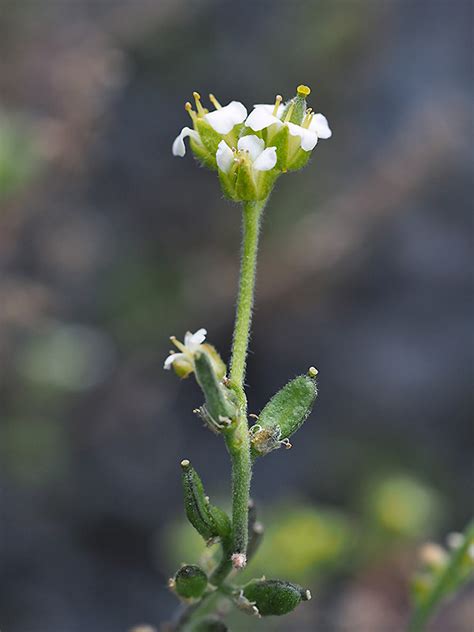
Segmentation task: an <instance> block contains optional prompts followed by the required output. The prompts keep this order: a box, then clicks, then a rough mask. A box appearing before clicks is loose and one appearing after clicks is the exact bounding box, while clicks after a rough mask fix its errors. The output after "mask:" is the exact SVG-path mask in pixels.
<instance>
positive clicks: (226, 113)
mask: <svg viewBox="0 0 474 632" xmlns="http://www.w3.org/2000/svg"><path fill="white" fill-rule="evenodd" d="M193 96H194V99H195V101H196V110H197V112H195V111H194V110H193V108H192V105H191V103H189V102H188V103H186V105H185V109H186V111H187V112H188V113H189V115H190V117H191V119H192V121H193V124H194V127H195V128H196V125H195V123H196V121H197V120H198V119H202V120H204V121H206V122H207V123H209V125H210V126H211V127H212V129H213V130H214V131H215V132H217V134H221V135H222V136H225V135H227V134H229V132H231V131H232V130H233V128H234V127H235V126H236V125H240V124H242V123H243V122H244V121H245V119H246V118H247V108H246V107H245V105H243V103H240V101H231V102H230V103H229V104H228V105H225V106H224V107H222V106H221V104H220V103H219V101H217V99H216V98H215V96H214V95H213V94H210V95H209V99H210V101H211V103H212V104H213V105H214V106H215V108H216V109H215V110H214V111H212V112H208V110H206V109H205V108H203V106H202V104H201V96H200V94H199V93H198V92H193ZM188 136H189V137H191V138H192V139H193V140H194V141H195V142H196V143H198V144H200V145H203V143H202V141H201V137H200V136H199V132H198V131H197V130H196V129H191V128H190V127H183V129H182V130H181V132H180V133H179V134H178V136H177V137H176V138H175V140H174V142H173V147H172V152H173V156H180V157H181V158H182V157H183V156H184V155H185V153H186V146H185V144H184V139H185V138H186V137H188Z"/></svg>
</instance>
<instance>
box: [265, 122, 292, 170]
mask: <svg viewBox="0 0 474 632" xmlns="http://www.w3.org/2000/svg"><path fill="white" fill-rule="evenodd" d="M289 136H290V131H289V129H288V125H282V126H281V127H280V129H279V130H278V132H276V134H274V136H272V137H271V138H270V139H269V140H268V141H267V147H276V152H277V163H276V165H275V167H276V169H279V170H280V171H286V170H287V168H288V145H289Z"/></svg>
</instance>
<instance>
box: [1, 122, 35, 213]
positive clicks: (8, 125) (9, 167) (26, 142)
mask: <svg viewBox="0 0 474 632" xmlns="http://www.w3.org/2000/svg"><path fill="white" fill-rule="evenodd" d="M39 164H40V161H39V156H38V152H37V150H36V147H35V144H34V141H33V140H32V134H31V130H28V126H27V125H25V122H21V124H20V122H19V121H18V122H17V121H15V120H14V119H12V118H11V117H8V116H6V115H5V114H2V112H1V111H0V202H2V201H6V200H7V199H9V198H10V197H11V196H13V195H14V194H16V193H18V192H19V190H20V189H21V188H22V187H24V186H26V185H27V184H29V183H30V181H31V178H32V177H33V175H35V173H36V171H37V168H38V167H39Z"/></svg>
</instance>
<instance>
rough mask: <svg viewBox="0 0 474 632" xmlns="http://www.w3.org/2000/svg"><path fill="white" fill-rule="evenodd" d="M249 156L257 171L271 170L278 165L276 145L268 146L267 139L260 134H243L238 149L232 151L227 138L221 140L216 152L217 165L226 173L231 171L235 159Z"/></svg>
mask: <svg viewBox="0 0 474 632" xmlns="http://www.w3.org/2000/svg"><path fill="white" fill-rule="evenodd" d="M245 156H248V157H249V159H250V161H251V165H252V168H253V169H254V170H255V171H270V169H273V167H274V166H275V165H276V162H277V154H276V147H267V148H266V149H265V141H264V140H262V139H261V138H258V136H254V135H251V136H243V137H242V138H239V141H238V143H237V151H232V149H231V148H230V147H229V145H228V144H227V143H226V142H225V140H221V142H220V143H219V146H218V148H217V152H216V161H217V166H218V167H219V169H220V170H221V171H223V172H224V173H229V171H230V169H231V167H232V164H233V162H234V160H239V159H240V158H242V157H244V158H245Z"/></svg>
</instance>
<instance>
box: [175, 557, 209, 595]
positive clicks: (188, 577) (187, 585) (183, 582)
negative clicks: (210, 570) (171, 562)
mask: <svg viewBox="0 0 474 632" xmlns="http://www.w3.org/2000/svg"><path fill="white" fill-rule="evenodd" d="M206 588H207V575H206V573H205V572H204V571H203V570H202V568H200V567H199V566H197V565H196V564H186V565H185V566H182V567H181V568H180V569H179V571H178V572H177V573H176V575H175V576H174V589H175V591H176V592H177V593H178V595H179V596H180V597H184V598H185V599H198V598H199V597H201V596H202V595H203V593H204V591H205V590H206Z"/></svg>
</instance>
